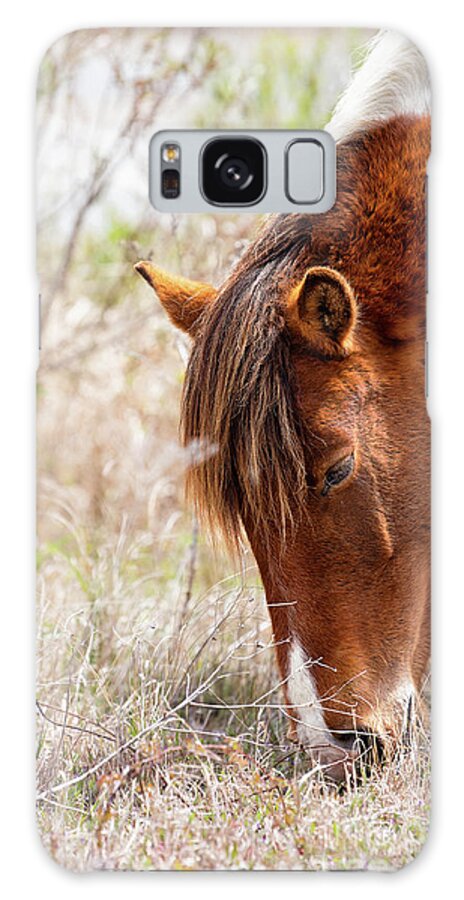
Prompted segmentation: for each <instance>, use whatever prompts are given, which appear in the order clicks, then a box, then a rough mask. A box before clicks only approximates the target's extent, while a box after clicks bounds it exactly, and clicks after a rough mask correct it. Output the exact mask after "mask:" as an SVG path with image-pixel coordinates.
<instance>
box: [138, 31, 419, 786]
mask: <svg viewBox="0 0 464 900" xmlns="http://www.w3.org/2000/svg"><path fill="white" fill-rule="evenodd" d="M328 130H329V131H331V132H332V134H333V135H334V137H335V139H336V140H337V199H336V203H335V205H334V206H333V208H332V209H331V210H330V211H329V212H327V213H324V214H321V215H317V216H310V215H302V214H291V215H279V216H273V217H270V218H269V219H268V220H267V221H266V223H265V225H264V227H263V229H262V230H261V232H260V233H259V235H258V237H257V238H256V240H254V241H253V242H252V243H251V245H250V246H249V247H248V249H247V250H246V252H245V253H244V255H243V256H242V258H241V260H240V261H239V263H238V265H237V266H236V268H235V269H234V270H233V271H232V273H231V274H230V275H229V277H228V279H227V280H226V282H225V283H224V284H223V285H222V287H221V288H219V289H218V290H216V289H214V288H213V287H211V286H210V285H205V284H199V283H196V282H191V281H187V280H184V279H181V278H177V277H173V276H169V275H167V274H166V273H164V272H162V271H161V270H160V269H158V268H156V267H154V266H153V265H152V264H151V263H149V262H140V263H138V264H137V266H136V268H137V270H138V271H139V272H140V274H141V275H142V276H143V277H144V278H145V279H146V280H147V281H148V282H149V283H150V284H151V286H152V287H153V288H154V290H155V291H156V293H157V295H158V297H159V299H160V301H161V303H162V304H163V306H164V307H165V309H166V311H167V313H168V315H169V316H170V317H171V319H172V321H173V322H174V324H175V325H176V326H178V327H179V328H181V329H183V330H185V331H186V332H188V333H189V334H190V335H191V337H192V338H193V349H192V354H191V358H190V362H189V366H188V370H187V375H186V382H185V388H184V394H183V402H182V429H183V439H184V442H185V443H186V444H187V445H188V444H189V443H191V442H200V444H201V445H205V446H206V445H207V446H210V447H212V448H214V451H215V452H214V453H207V454H205V458H204V459H203V461H201V462H199V463H198V464H197V465H195V466H194V467H192V469H191V470H190V472H189V475H188V490H189V492H190V494H191V495H192V496H193V498H194V500H195V502H196V504H197V507H198V509H199V511H200V513H201V514H202V515H203V517H206V519H207V521H208V522H209V523H210V524H212V525H219V526H220V528H221V529H222V531H223V533H224V535H225V537H226V539H227V541H228V542H229V543H231V544H237V542H239V541H240V539H241V533H242V529H244V531H245V532H246V534H247V536H248V539H249V542H250V544H251V547H252V550H253V553H254V555H255V558H256V560H257V563H258V566H259V569H260V573H261V576H262V580H263V583H264V588H265V591H266V597H267V600H268V603H269V607H270V614H271V618H272V625H273V631H274V635H275V640H276V645H277V658H278V664H279V668H280V671H281V675H282V680H283V685H284V692H285V701H286V709H287V714H288V715H289V717H290V719H291V722H292V724H293V728H292V731H293V736H294V737H295V738H297V739H298V740H299V741H300V742H301V743H302V744H304V745H305V746H307V747H309V748H310V749H311V751H312V753H313V755H314V756H315V757H316V759H317V760H318V761H319V763H320V764H321V765H323V766H327V767H328V770H329V772H330V773H331V774H332V775H333V776H334V777H335V778H341V777H343V773H344V763H345V762H346V761H347V760H349V761H352V760H354V759H355V758H356V754H357V753H358V749H357V748H358V741H357V736H359V735H378V736H380V738H381V739H382V738H383V739H385V736H386V735H390V736H392V738H393V739H396V738H399V737H400V735H401V733H402V729H403V727H404V722H405V718H406V717H407V715H408V714H409V711H410V709H411V705H412V703H413V700H414V699H415V698H416V697H417V695H418V694H419V692H420V690H421V686H422V684H423V679H424V676H425V673H426V670H427V665H428V658H429V421H428V416H427V411H426V402H425V390H424V342H425V296H426V209H425V190H426V165H427V159H428V156H429V142H430V117H429V86H428V76H427V70H426V66H425V63H424V60H423V58H422V56H421V54H420V53H419V52H418V50H417V49H416V48H415V47H414V46H413V45H411V44H410V43H409V42H408V41H407V40H406V39H405V38H403V37H402V36H400V35H397V34H394V33H389V32H387V33H384V34H382V35H380V37H379V38H378V39H377V40H376V41H375V42H374V45H373V47H372V48H371V51H370V53H369V55H368V57H367V60H366V62H365V63H364V65H363V67H362V68H361V70H360V71H359V72H358V74H357V75H356V76H355V78H354V80H353V82H352V84H351V86H350V87H349V88H348V90H347V92H346V94H345V96H344V97H343V98H342V99H341V101H340V102H339V105H338V107H337V109H336V111H335V114H334V116H333V118H332V121H331V123H330V124H329V125H328Z"/></svg>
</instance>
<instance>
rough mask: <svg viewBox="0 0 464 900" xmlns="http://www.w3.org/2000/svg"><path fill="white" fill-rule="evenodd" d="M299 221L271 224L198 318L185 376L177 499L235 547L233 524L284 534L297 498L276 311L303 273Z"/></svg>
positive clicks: (298, 458) (304, 220)
mask: <svg viewBox="0 0 464 900" xmlns="http://www.w3.org/2000/svg"><path fill="white" fill-rule="evenodd" d="M309 234H310V223H309V217H307V216H304V215H301V216H299V215H291V216H276V217H272V218H271V219H269V220H268V221H267V222H266V224H265V226H264V228H263V229H262V231H261V233H260V234H259V236H258V238H257V239H256V241H255V242H253V243H252V244H251V245H250V246H249V248H248V250H247V251H246V252H245V254H244V255H243V256H242V258H241V260H240V261H239V263H238V265H237V267H236V268H235V269H234V271H233V272H232V274H231V275H230V277H229V279H228V280H227V281H226V283H225V284H224V286H223V288H222V290H221V292H220V294H219V296H218V298H217V301H216V302H215V303H214V305H213V306H212V308H211V309H210V310H209V311H208V312H207V313H206V315H205V317H204V321H203V322H202V327H201V329H200V333H199V334H198V335H197V339H196V341H195V345H194V348H193V352H192V355H191V358H190V362H189V365H188V369H187V375H186V381H185V386H184V393H183V403H182V413H181V429H182V436H183V442H184V444H185V445H186V446H187V447H189V446H190V447H192V454H193V460H192V461H193V463H194V464H193V465H192V466H191V467H190V468H189V472H188V476H187V493H188V495H190V496H191V497H192V498H193V500H194V502H195V504H196V508H197V510H198V512H199V514H200V516H201V517H202V518H203V519H206V521H207V523H208V525H209V526H210V527H211V526H213V527H214V526H216V527H219V529H220V531H222V533H223V535H224V537H225V539H226V542H227V543H228V545H229V546H232V547H235V548H237V546H238V544H239V543H240V539H241V536H242V523H243V521H246V523H247V526H248V528H249V529H250V528H251V529H253V530H256V532H257V533H260V534H261V535H262V538H263V539H265V538H266V536H267V535H268V534H269V529H270V526H274V527H276V528H278V529H279V530H280V531H281V532H285V530H286V529H288V527H289V526H291V524H292V523H293V522H294V520H295V516H296V514H297V512H298V509H301V508H302V502H303V499H304V496H305V493H306V470H305V460H304V447H303V440H302V434H301V429H300V425H299V420H298V415H297V413H296V411H295V400H294V391H293V389H292V384H291V379H292V375H291V368H290V364H289V342H288V338H287V333H286V331H285V323H284V317H283V312H282V303H283V298H284V296H286V295H287V292H288V288H289V273H291V277H292V279H293V278H294V277H297V276H298V273H299V272H300V271H301V272H302V271H303V270H304V259H305V258H306V257H307V247H308V243H309Z"/></svg>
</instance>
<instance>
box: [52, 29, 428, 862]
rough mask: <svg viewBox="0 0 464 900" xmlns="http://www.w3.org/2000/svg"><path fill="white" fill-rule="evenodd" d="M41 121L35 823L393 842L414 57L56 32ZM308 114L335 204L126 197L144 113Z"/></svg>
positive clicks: (406, 853) (225, 854) (412, 413)
mask: <svg viewBox="0 0 464 900" xmlns="http://www.w3.org/2000/svg"><path fill="white" fill-rule="evenodd" d="M37 126H38V145H37V160H38V177H37V183H38V213H37V217H38V245H37V260H38V277H39V283H40V294H41V354H40V366H39V371H38V557H39V559H38V612H37V714H38V719H37V721H38V724H37V787H38V801H37V802H38V825H39V830H40V834H41V837H42V841H43V843H44V845H45V847H46V848H47V850H48V851H49V853H50V854H51V855H52V856H53V857H54V858H55V859H56V860H57V861H59V862H60V863H62V864H63V865H65V866H66V867H68V868H71V869H73V870H79V871H80V870H86V869H101V868H106V869H133V870H139V869H306V870H313V869H395V868H399V867H401V866H403V865H404V864H406V863H407V862H409V861H410V860H412V859H413V858H414V857H415V856H416V855H417V854H418V852H419V851H420V849H421V847H422V845H423V843H424V841H425V839H426V834H427V829H428V822H429V806H430V802H429V783H430V771H429V770H430V758H429V744H430V733H429V724H428V709H429V703H430V700H429V691H428V673H429V645H430V634H429V631H430V625H429V619H430V608H429V580H430V578H429V575H430V572H429V569H430V566H429V531H430V522H429V488H430V485H429V419H428V415H427V407H426V397H425V381H426V378H425V339H426V323H425V318H426V290H427V288H426V178H427V176H426V168H427V162H428V157H429V152H430V88H429V78H428V73H427V68H426V64H425V62H424V59H423V57H422V55H421V53H420V51H419V50H418V49H417V48H416V47H415V45H414V44H412V43H411V42H410V41H409V39H407V38H406V37H404V36H402V35H401V34H399V33H396V32H390V31H386V32H380V33H376V32H374V31H372V30H368V29H344V28H342V29H299V30H287V29H281V30H266V29H258V30H255V29H222V30H221V29H197V28H191V29H131V28H128V29H109V30H107V29H100V30H90V31H77V32H74V33H72V34H69V35H66V36H65V37H63V38H61V39H60V40H59V41H58V42H57V43H55V44H54V45H53V46H52V47H51V48H50V50H49V51H48V52H47V54H46V55H45V57H44V59H43V61H42V64H41V67H40V74H39V83H38V100H37ZM322 127H326V128H327V130H328V131H329V132H330V133H331V134H332V135H333V137H334V138H335V140H336V142H337V195H336V200H335V204H334V205H333V207H332V208H331V209H330V210H329V211H328V212H325V213H323V214H320V215H311V214H306V213H305V214H302V213H298V212H295V213H289V214H281V215H278V214H276V215H269V216H259V215H256V214H253V212H252V210H247V211H246V212H240V211H239V210H237V211H232V212H226V213H224V212H220V211H218V210H217V209H215V208H213V207H212V208H211V211H210V212H209V213H205V214H198V215H197V214H194V215H188V214H179V215H170V214H166V213H159V212H157V211H156V210H155V209H154V208H153V207H152V206H151V205H150V203H149V200H148V166H147V156H148V144H149V141H150V138H151V136H152V135H153V133H154V132H156V131H159V130H161V129H166V128H168V129H169V128H205V129H214V130H216V129H240V130H241V131H243V132H244V133H246V131H247V130H248V129H249V130H251V129H257V128H268V129H269V128H272V129H278V128H293V129H311V128H313V129H314V128H322ZM140 276H142V277H140Z"/></svg>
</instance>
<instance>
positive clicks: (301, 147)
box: [149, 129, 336, 214]
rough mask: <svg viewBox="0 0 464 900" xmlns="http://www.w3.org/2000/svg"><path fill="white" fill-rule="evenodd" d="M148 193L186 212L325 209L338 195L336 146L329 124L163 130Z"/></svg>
mask: <svg viewBox="0 0 464 900" xmlns="http://www.w3.org/2000/svg"><path fill="white" fill-rule="evenodd" d="M149 194H150V201H151V203H152V205H153V206H154V208H155V209H156V210H158V211H159V212H167V213H175V214H183V213H202V212H208V211H209V212H212V211H213V210H215V211H216V213H227V212H228V211H229V210H230V212H242V213H250V214H251V213H260V214H261V213H291V212H305V213H311V214H316V213H323V212H327V210H328V209H330V208H331V207H332V205H333V203H334V202H335V196H336V148H335V141H334V139H333V137H332V136H331V135H330V134H329V133H328V132H326V131H321V130H317V131H313V130H308V129H306V130H303V131H301V130H295V129H288V130H287V129H282V130H280V129H274V130H263V129H261V130H257V131H251V132H243V131H203V130H202V129H174V130H169V131H158V132H156V133H155V134H154V135H153V136H152V138H151V140H150V151H149Z"/></svg>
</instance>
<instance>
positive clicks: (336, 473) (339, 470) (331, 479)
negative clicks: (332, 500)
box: [321, 453, 354, 497]
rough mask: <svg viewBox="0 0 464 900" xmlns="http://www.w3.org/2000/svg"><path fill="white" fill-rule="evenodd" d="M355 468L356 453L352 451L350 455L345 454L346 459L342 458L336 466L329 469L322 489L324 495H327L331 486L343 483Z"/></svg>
mask: <svg viewBox="0 0 464 900" xmlns="http://www.w3.org/2000/svg"><path fill="white" fill-rule="evenodd" d="M353 469H354V453H350V455H349V456H345V457H344V459H340V460H339V462H337V463H335V465H334V466H331V467H330V469H327V472H326V473H325V475H324V486H323V488H322V491H321V494H322V496H323V497H325V496H326V494H328V493H329V491H330V489H331V488H333V487H336V486H337V484H341V482H342V481H345V478H348V475H351V473H352V471H353Z"/></svg>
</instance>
